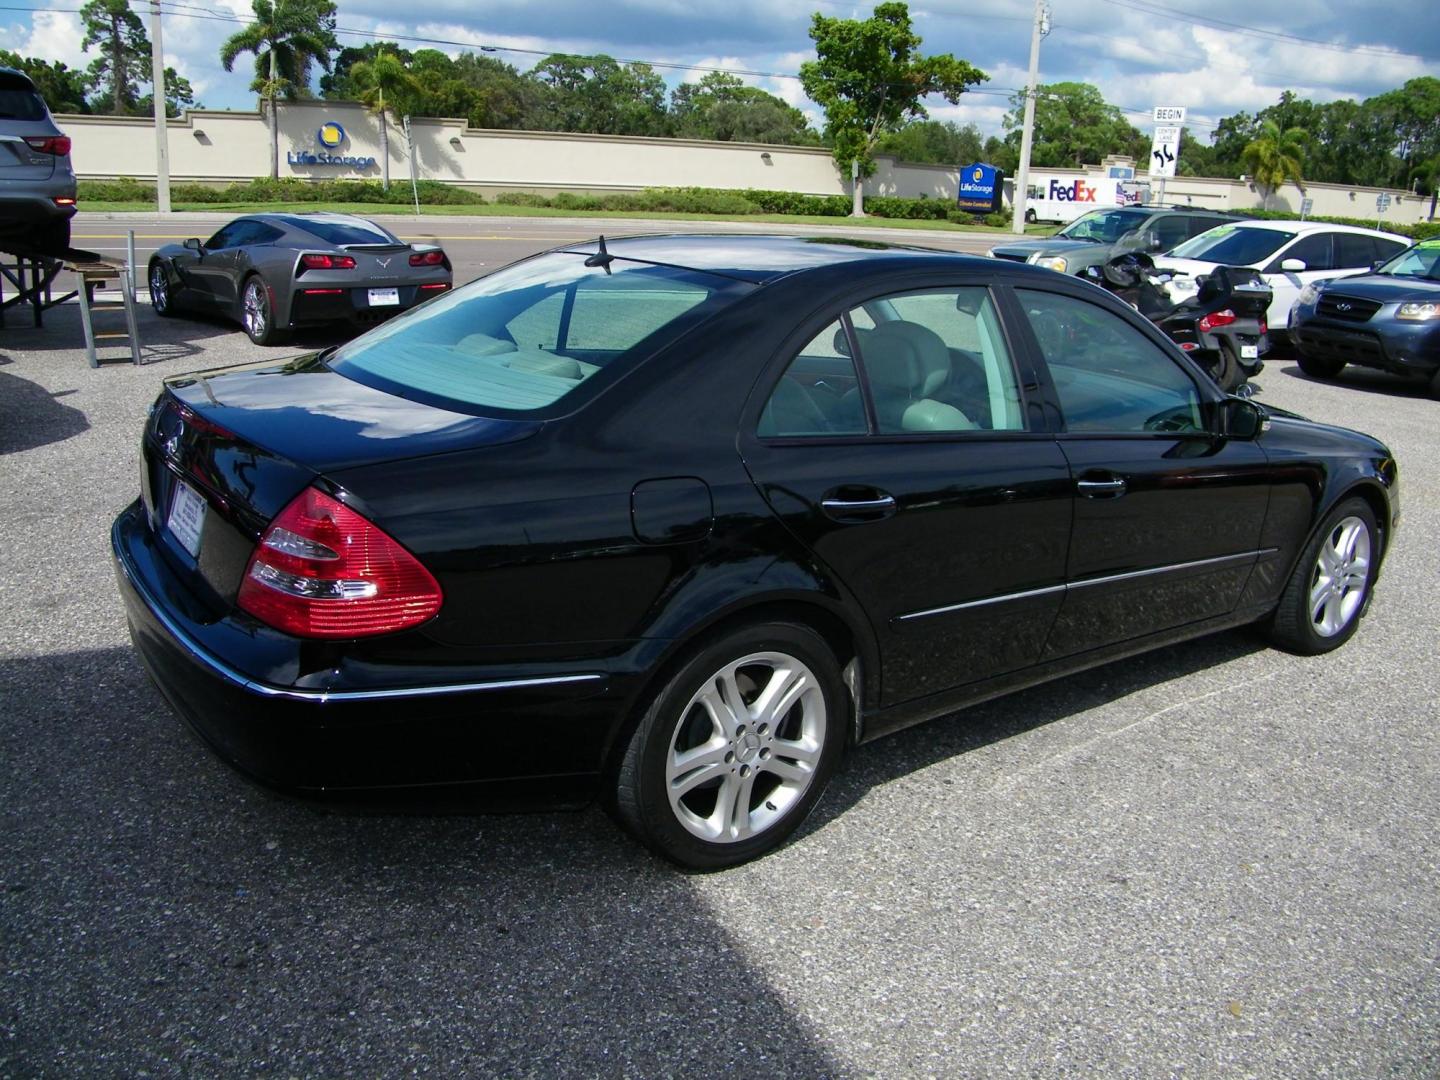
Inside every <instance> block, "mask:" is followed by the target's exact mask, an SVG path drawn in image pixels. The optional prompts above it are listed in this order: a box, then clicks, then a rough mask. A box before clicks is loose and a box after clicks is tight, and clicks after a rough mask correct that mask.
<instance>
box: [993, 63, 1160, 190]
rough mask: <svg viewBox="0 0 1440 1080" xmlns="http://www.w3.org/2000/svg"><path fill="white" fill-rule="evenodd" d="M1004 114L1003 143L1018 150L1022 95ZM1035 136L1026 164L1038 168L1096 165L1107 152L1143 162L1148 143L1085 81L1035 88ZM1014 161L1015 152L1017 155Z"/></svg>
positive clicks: (1148, 150) (1011, 101) (1022, 119)
mask: <svg viewBox="0 0 1440 1080" xmlns="http://www.w3.org/2000/svg"><path fill="white" fill-rule="evenodd" d="M1010 106H1011V108H1010V111H1009V112H1008V113H1006V114H1005V120H1004V125H1005V130H1006V131H1007V132H1008V133H1009V134H1007V136H1006V142H1009V143H1012V144H1013V145H1014V146H1015V148H1016V150H1017V151H1018V150H1019V146H1020V138H1021V128H1022V126H1023V124H1024V116H1025V95H1024V93H1016V94H1015V95H1014V96H1013V97H1011V99H1010ZM1034 131H1035V134H1034V142H1033V144H1032V149H1031V151H1030V163H1031V164H1032V165H1038V166H1040V167H1041V168H1052V169H1054V168H1079V167H1080V166H1082V165H1098V164H1100V162H1102V161H1104V160H1105V158H1106V157H1108V156H1109V155H1111V154H1124V155H1127V156H1129V157H1132V158H1134V159H1135V160H1136V161H1139V162H1143V161H1144V160H1145V158H1146V156H1147V155H1148V154H1149V153H1150V140H1149V139H1148V138H1147V137H1146V136H1144V135H1143V134H1141V133H1140V131H1139V129H1137V128H1136V127H1135V125H1134V124H1132V123H1130V121H1128V120H1126V119H1125V114H1124V113H1122V112H1121V111H1120V110H1119V109H1117V108H1116V107H1115V106H1114V105H1111V104H1109V103H1108V102H1106V100H1105V98H1104V97H1103V96H1102V95H1101V93H1100V91H1099V89H1098V88H1096V87H1094V86H1091V85H1090V84H1089V83H1077V82H1061V83H1051V84H1050V85H1048V86H1038V87H1036V97H1035V129H1034ZM1017 157H1018V153H1017Z"/></svg>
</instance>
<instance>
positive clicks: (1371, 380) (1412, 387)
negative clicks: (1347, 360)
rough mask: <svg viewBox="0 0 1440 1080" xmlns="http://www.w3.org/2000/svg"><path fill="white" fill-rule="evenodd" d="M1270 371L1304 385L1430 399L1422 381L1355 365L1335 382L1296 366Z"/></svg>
mask: <svg viewBox="0 0 1440 1080" xmlns="http://www.w3.org/2000/svg"><path fill="white" fill-rule="evenodd" d="M1266 370H1267V371H1270V370H1278V371H1279V372H1280V374H1282V375H1288V376H1289V377H1290V378H1292V379H1299V380H1300V381H1301V382H1308V383H1314V384H1315V385H1316V386H1342V387H1344V388H1345V389H1347V390H1360V391H1363V392H1365V393H1369V394H1385V395H1388V396H1390V397H1409V398H1420V399H1422V400H1423V399H1424V398H1427V397H1429V396H1430V390H1429V387H1428V386H1427V385H1426V384H1425V383H1424V382H1422V381H1420V380H1418V379H1407V378H1405V377H1404V376H1401V375H1392V374H1390V373H1389V372H1387V371H1376V370H1374V369H1371V368H1362V367H1356V366H1355V365H1353V364H1347V365H1346V366H1345V368H1344V369H1343V370H1342V371H1341V372H1340V374H1339V375H1337V376H1335V377H1334V378H1333V379H1317V378H1314V377H1313V376H1310V375H1306V374H1305V372H1303V371H1301V370H1300V365H1299V364H1294V363H1289V364H1286V365H1285V366H1284V367H1279V366H1278V365H1277V366H1276V367H1274V368H1272V367H1268V366H1267V368H1266Z"/></svg>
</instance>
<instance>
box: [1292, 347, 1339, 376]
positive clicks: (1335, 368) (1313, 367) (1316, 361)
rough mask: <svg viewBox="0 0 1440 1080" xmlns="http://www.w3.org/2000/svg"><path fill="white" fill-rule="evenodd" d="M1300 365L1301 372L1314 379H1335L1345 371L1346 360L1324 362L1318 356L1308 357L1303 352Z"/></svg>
mask: <svg viewBox="0 0 1440 1080" xmlns="http://www.w3.org/2000/svg"><path fill="white" fill-rule="evenodd" d="M1299 363H1300V370H1301V371H1303V372H1304V373H1305V374H1306V375H1309V376H1310V377H1311V378H1312V379H1333V378H1335V376H1336V375H1339V374H1340V372H1341V371H1343V370H1344V369H1345V361H1344V360H1322V359H1321V358H1320V357H1318V356H1306V355H1305V354H1304V353H1303V352H1302V353H1301V354H1300V357H1299Z"/></svg>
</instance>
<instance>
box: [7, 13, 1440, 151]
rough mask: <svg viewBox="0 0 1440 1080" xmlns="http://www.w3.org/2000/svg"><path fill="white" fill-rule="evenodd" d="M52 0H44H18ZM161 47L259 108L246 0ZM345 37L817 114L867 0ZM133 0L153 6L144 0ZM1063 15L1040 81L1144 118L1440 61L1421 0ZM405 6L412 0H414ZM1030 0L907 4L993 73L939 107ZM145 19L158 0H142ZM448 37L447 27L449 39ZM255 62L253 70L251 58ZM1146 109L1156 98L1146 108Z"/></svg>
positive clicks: (544, 19) (208, 86) (375, 21)
mask: <svg viewBox="0 0 1440 1080" xmlns="http://www.w3.org/2000/svg"><path fill="white" fill-rule="evenodd" d="M81 2H82V0H58V2H57V3H55V4H53V5H51V6H49V7H48V8H47V9H46V10H44V11H39V10H37V11H34V12H29V11H26V10H16V7H9V8H7V9H0V41H3V42H4V45H5V47H6V48H10V49H13V50H15V51H17V52H19V53H21V54H23V55H29V56H38V57H43V58H45V59H48V60H61V61H64V62H65V63H67V64H70V65H71V66H72V67H84V66H86V65H87V64H88V63H89V62H90V60H91V59H92V58H93V57H92V56H87V55H86V54H84V53H82V52H81V50H80V48H79V43H80V40H81V38H82V37H83V34H82V32H81V30H80V22H79V17H78V15H77V14H76V13H75V12H76V11H78V9H79V7H80V3H81ZM9 3H11V4H13V5H17V6H19V7H21V8H23V7H24V6H25V5H31V6H33V7H35V8H37V9H38V8H40V7H41V6H42V5H41V4H40V3H37V2H35V0H9ZM163 3H164V9H165V12H166V14H165V17H164V24H165V25H164V41H165V54H166V62H167V63H169V64H171V65H172V66H174V67H175V68H176V70H178V71H179V72H180V73H181V74H183V75H185V76H186V77H187V78H188V79H189V80H190V82H191V84H192V85H193V86H194V87H195V90H196V94H197V97H198V98H199V99H200V100H201V101H202V102H203V103H204V104H205V105H206V106H208V107H211V108H250V107H253V102H254V99H253V97H252V95H251V94H250V93H249V92H248V91H247V89H246V87H247V86H248V84H249V80H250V71H249V69H248V67H247V66H246V65H245V64H244V63H243V62H242V63H241V64H237V71H236V72H235V73H234V74H227V73H226V72H225V71H224V70H223V69H222V68H221V67H220V65H219V63H218V61H217V60H216V54H217V52H218V50H219V46H220V42H221V41H222V40H224V38H225V37H227V36H229V35H230V34H231V33H233V32H234V30H235V29H236V28H237V27H236V24H235V23H234V22H229V21H225V20H233V19H240V18H244V17H245V16H246V15H247V14H248V12H249V0H184V2H180V0H163ZM338 3H339V25H340V27H341V28H342V29H343V30H348V31H356V32H357V33H342V34H340V35H339V37H340V41H341V43H342V44H343V45H351V44H362V43H364V42H365V41H367V40H373V37H374V35H376V34H379V35H381V36H385V37H395V38H396V39H398V40H401V41H402V42H403V43H404V44H406V45H407V46H409V47H411V48H421V47H425V46H424V45H423V44H421V43H420V42H418V41H414V40H411V41H406V40H405V38H407V37H408V38H412V39H415V38H422V39H432V45H431V47H436V48H442V49H444V50H445V51H447V52H451V53H455V52H458V51H460V50H461V49H462V48H465V47H467V46H468V47H476V46H481V45H484V46H492V47H495V48H496V49H497V50H498V51H497V53H496V55H497V56H499V57H500V58H503V59H505V60H507V61H509V62H510V63H512V64H514V65H515V66H517V67H519V68H521V69H524V68H528V67H530V66H531V65H532V64H534V63H535V62H536V61H537V59H539V56H537V55H536V53H541V54H543V53H546V52H575V53H593V52H605V53H609V54H610V55H612V56H615V57H618V58H622V59H642V60H649V61H652V62H661V63H667V64H674V65H678V66H677V67H676V68H666V69H662V74H664V75H665V77H666V79H667V80H668V81H669V82H670V83H671V85H672V86H673V85H675V84H676V83H678V82H681V81H684V80H685V79H694V78H697V77H698V76H699V75H700V74H702V73H703V72H701V71H697V70H695V69H697V68H706V67H711V68H725V69H731V70H737V71H746V72H754V73H757V74H754V75H747V76H745V78H746V81H747V82H750V83H753V84H754V85H757V86H760V87H762V88H764V89H766V90H768V91H770V92H772V93H775V94H777V95H779V96H780V97H783V98H785V99H786V100H788V101H790V102H791V103H793V104H795V105H798V106H800V107H801V108H803V109H805V110H806V111H807V112H808V113H810V114H811V115H812V118H813V119H814V120H816V121H818V120H819V113H818V110H816V109H815V108H814V107H813V105H811V104H810V103H809V102H808V101H807V100H806V99H805V97H804V94H803V93H802V92H801V90H800V86H799V83H798V82H797V81H796V80H795V79H793V78H784V77H783V76H785V75H793V74H794V73H795V72H796V71H798V69H799V66H800V64H801V62H803V61H804V60H806V59H809V58H811V57H812V56H813V51H812V46H811V42H810V39H809V36H808V29H809V24H810V16H811V14H812V13H813V12H815V11H817V10H818V11H820V12H822V13H824V14H826V15H830V16H840V17H847V18H849V17H857V16H858V17H864V16H866V15H868V14H869V12H870V10H871V5H853V4H848V3H836V2H831V0H726V2H724V3H695V2H694V0H602V2H596V0H485V2H484V3H475V2H474V0H428V2H427V3H425V4H423V5H419V7H420V8H422V9H423V10H424V13H425V15H424V18H422V19H414V20H409V19H405V20H402V19H397V18H396V17H395V12H396V10H397V8H396V5H395V4H394V3H393V0H338ZM132 4H133V5H134V6H135V7H136V9H137V10H140V9H143V10H144V11H147V12H148V10H149V5H148V4H146V3H142V2H141V0H132ZM1051 5H1052V9H1053V10H1052V16H1051V22H1052V32H1051V33H1050V35H1049V36H1048V37H1047V38H1046V39H1045V40H1044V42H1043V43H1042V46H1041V56H1040V79H1041V81H1042V82H1058V81H1061V80H1077V81H1084V82H1090V83H1094V84H1096V85H1097V86H1099V87H1100V89H1101V90H1102V91H1103V93H1104V94H1105V97H1106V98H1107V99H1108V100H1109V101H1111V102H1112V103H1114V104H1116V105H1119V106H1120V107H1122V108H1125V109H1131V110H1136V113H1135V114H1134V115H1132V117H1131V119H1132V120H1134V121H1135V122H1136V123H1137V124H1139V125H1140V126H1142V127H1145V126H1148V123H1149V120H1148V113H1149V109H1150V107H1151V106H1152V105H1155V104H1165V105H1185V106H1187V107H1188V108H1189V110H1190V121H1191V124H1192V127H1193V129H1194V130H1195V131H1196V133H1197V134H1204V133H1206V132H1207V131H1208V130H1209V127H1208V125H1213V124H1214V122H1215V121H1216V120H1218V119H1219V118H1220V117H1223V116H1227V115H1229V114H1231V113H1234V112H1236V111H1238V110H1241V109H1245V110H1250V111H1253V110H1255V109H1258V108H1262V107H1264V106H1265V105H1268V104H1272V103H1273V102H1274V101H1275V100H1276V99H1277V98H1278V97H1279V95H1280V93H1281V91H1282V90H1286V89H1292V90H1294V91H1296V92H1297V93H1298V94H1300V95H1302V96H1304V97H1309V98H1312V99H1314V100H1317V101H1329V100H1332V99H1335V98H1343V97H1350V98H1355V99H1357V100H1358V99H1362V98H1365V97H1368V96H1370V95H1372V94H1376V93H1379V92H1382V91H1384V90H1388V89H1391V88H1393V87H1397V86H1399V85H1401V84H1402V83H1404V82H1405V81H1406V80H1407V79H1411V78H1414V77H1416V76H1418V75H1440V18H1437V17H1435V15H1434V12H1433V11H1432V13H1431V15H1429V16H1427V15H1425V14H1424V11H1425V10H1426V9H1427V8H1428V2H1424V0H1422V2H1421V3H1419V4H1416V3H1414V2H1412V0H1404V2H1400V0H1298V2H1297V0H1051ZM405 7H406V5H401V9H404V8H405ZM1033 11H1034V7H1033V0H928V2H920V3H913V4H912V5H911V15H912V18H913V20H914V24H915V28H916V30H917V32H918V33H919V34H920V35H921V36H922V37H923V38H924V44H923V46H922V51H924V52H927V53H936V52H950V53H954V54H955V55H956V56H958V57H960V58H962V59H965V60H968V61H970V62H971V63H972V64H975V65H976V66H978V67H980V68H981V69H982V70H983V71H985V72H986V74H988V75H989V76H990V81H989V82H988V83H986V84H984V85H983V86H982V87H980V88H978V90H977V92H973V93H967V94H966V95H965V97H964V99H963V103H962V104H960V105H958V106H951V105H949V104H947V103H945V102H944V101H939V102H937V103H935V104H934V105H933V106H932V108H931V115H932V116H935V117H937V118H939V119H945V120H957V121H960V122H962V123H963V122H970V121H973V122H974V123H976V124H978V125H979V127H980V128H981V129H982V130H983V131H984V132H986V133H987V134H989V133H998V132H999V131H1000V129H1001V118H1002V116H1003V115H1004V113H1005V110H1006V108H1007V100H1008V97H1009V94H1010V93H1011V92H1013V89H1014V88H1015V87H1019V86H1021V85H1023V84H1024V82H1025V76H1026V68H1027V64H1028V58H1029V46H1030V22H1031V17H1032V13H1033ZM146 18H147V20H148V15H147V16H146ZM442 42H443V43H447V44H441V43H442ZM242 68H243V69H244V70H240V69H242ZM1141 113H1143V114H1144V115H1141Z"/></svg>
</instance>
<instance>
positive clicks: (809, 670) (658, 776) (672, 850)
mask: <svg viewBox="0 0 1440 1080" xmlns="http://www.w3.org/2000/svg"><path fill="white" fill-rule="evenodd" d="M848 716H849V699H848V696H847V692H846V690H845V687H844V684H843V682H842V681H841V677H840V668H839V664H838V663H837V661H836V659H835V656H834V654H833V653H832V652H831V651H830V648H829V647H828V646H827V645H826V644H825V641H824V639H822V638H821V637H820V636H819V635H818V634H816V633H815V632H814V631H813V630H810V629H809V628H808V627H804V626H799V625H796V624H793V623H762V624H757V625H754V626H749V627H745V628H742V629H739V630H735V631H731V632H730V633H727V634H724V635H722V636H720V637H718V638H715V639H712V640H711V641H710V642H708V643H706V644H704V645H702V646H700V647H699V648H697V649H696V650H695V651H694V652H693V653H692V654H691V655H690V657H689V658H688V659H687V660H686V661H685V662H684V663H682V664H681V666H680V667H679V668H678V669H677V670H676V671H675V672H674V674H672V675H671V676H670V677H669V679H667V680H666V682H665V684H664V686H663V687H662V688H661V689H660V691H659V693H658V694H656V695H655V697H654V699H653V700H652V701H651V702H650V704H649V706H648V707H647V708H646V710H645V712H644V714H643V715H642V716H641V718H640V722H639V724H638V726H637V727H636V728H635V731H634V733H633V734H632V735H631V737H630V740H629V743H628V744H627V746H626V748H625V752H624V756H623V758H622V759H621V761H620V765H619V768H618V770H617V772H616V776H615V787H614V803H613V809H614V812H615V815H616V817H618V818H619V820H620V823H621V824H622V825H623V826H624V827H625V828H626V829H627V830H628V831H630V832H631V833H633V834H634V835H635V836H636V837H637V838H638V839H639V840H641V841H642V842H643V843H645V844H646V845H647V846H649V847H650V848H651V849H652V850H654V851H655V852H657V853H658V854H660V855H663V856H664V857H665V858H667V859H669V860H671V861H672V862H675V863H678V864H679V865H681V866H684V867H687V868H690V869H694V870H713V869H718V868H720V867H725V866H734V865H737V864H739V863H742V862H746V861H748V860H750V859H754V858H756V857H758V856H760V855H763V854H765V853H766V852H768V851H771V850H773V849H774V848H776V847H778V846H779V845H780V844H781V843H782V842H784V840H785V838H786V837H788V836H789V835H790V834H791V833H792V832H794V831H795V829H796V828H798V827H799V825H800V823H801V822H803V821H804V820H805V818H806V817H807V816H808V815H809V813H810V811H811V810H812V809H813V808H814V806H815V804H816V803H817V802H818V801H819V799H820V796H821V795H822V794H823V792H824V790H825V786H826V784H827V783H828V782H829V780H830V777H831V775H832V774H833V773H834V771H835V767H836V765H837V764H838V762H839V759H840V756H841V754H842V752H843V750H844V745H845V739H846V732H847V730H848V726H849V725H848V723H847V718H848Z"/></svg>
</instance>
